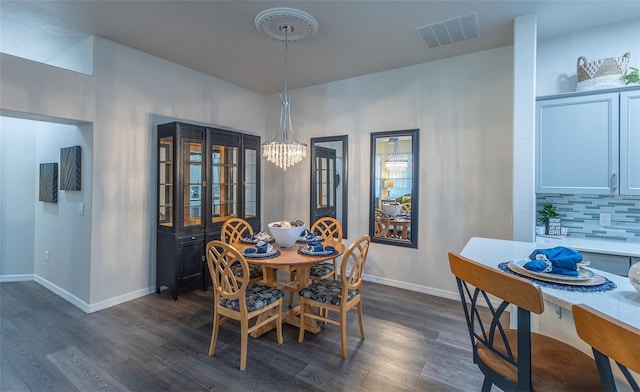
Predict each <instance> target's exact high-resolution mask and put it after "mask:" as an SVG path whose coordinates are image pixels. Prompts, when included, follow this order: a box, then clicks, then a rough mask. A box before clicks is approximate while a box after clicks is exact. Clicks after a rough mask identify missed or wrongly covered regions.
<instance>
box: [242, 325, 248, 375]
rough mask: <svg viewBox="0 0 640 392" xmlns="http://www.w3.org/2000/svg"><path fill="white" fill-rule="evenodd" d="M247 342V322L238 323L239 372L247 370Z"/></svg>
mask: <svg viewBox="0 0 640 392" xmlns="http://www.w3.org/2000/svg"><path fill="white" fill-rule="evenodd" d="M248 340H249V320H246V319H245V320H242V321H240V370H245V369H246V368H247V343H248Z"/></svg>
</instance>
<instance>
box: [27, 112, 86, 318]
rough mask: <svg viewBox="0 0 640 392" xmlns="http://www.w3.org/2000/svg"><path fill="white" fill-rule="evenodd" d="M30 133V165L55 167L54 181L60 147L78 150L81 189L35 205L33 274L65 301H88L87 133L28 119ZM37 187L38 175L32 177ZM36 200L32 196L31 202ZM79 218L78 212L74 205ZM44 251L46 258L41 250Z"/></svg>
mask: <svg viewBox="0 0 640 392" xmlns="http://www.w3.org/2000/svg"><path fill="white" fill-rule="evenodd" d="M31 124H32V125H31V126H33V127H34V128H35V129H36V140H35V145H34V152H35V156H34V158H35V159H34V161H32V163H31V164H32V165H33V167H34V168H35V170H36V173H37V170H38V168H39V165H40V163H48V162H57V163H58V183H59V182H60V173H61V171H60V169H61V168H60V149H61V148H65V147H71V146H80V150H81V158H82V160H81V189H80V190H79V191H69V190H60V187H59V186H58V202H57V203H44V202H40V201H37V202H36V203H35V207H34V208H35V238H34V245H33V248H32V249H33V254H34V256H33V257H34V273H35V274H36V275H37V276H38V278H39V279H41V280H43V281H44V282H46V283H45V284H46V285H48V286H55V289H59V290H60V291H61V294H62V295H63V296H64V297H66V298H68V299H69V300H70V301H71V302H74V303H75V302H78V303H79V304H80V305H81V306H86V304H88V303H89V299H90V291H89V271H90V268H91V210H92V209H91V205H92V203H91V182H92V181H91V172H92V151H91V146H92V129H91V126H90V125H81V126H75V125H66V124H53V123H45V122H40V121H31ZM32 181H34V182H35V183H36V186H37V184H38V176H35V178H32ZM36 200H37V198H36ZM80 204H82V205H83V206H84V211H85V212H84V214H83V215H80V214H79V212H78V211H79V205H80ZM47 251H48V252H49V260H46V257H45V252H47Z"/></svg>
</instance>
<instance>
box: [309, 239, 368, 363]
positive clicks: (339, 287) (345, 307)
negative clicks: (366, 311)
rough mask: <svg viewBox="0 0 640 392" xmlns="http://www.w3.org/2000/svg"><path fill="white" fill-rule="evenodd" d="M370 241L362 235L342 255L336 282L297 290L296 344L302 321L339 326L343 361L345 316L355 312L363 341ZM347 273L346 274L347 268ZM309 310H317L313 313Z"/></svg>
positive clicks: (320, 283)
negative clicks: (310, 320)
mask: <svg viewBox="0 0 640 392" xmlns="http://www.w3.org/2000/svg"><path fill="white" fill-rule="evenodd" d="M370 242H371V238H370V237H369V236H368V235H364V236H362V237H360V238H358V239H357V240H355V242H354V243H353V244H351V246H349V248H348V249H347V251H346V252H345V253H344V255H343V256H342V261H341V262H340V275H339V278H338V279H333V278H328V279H321V280H317V281H315V282H313V283H311V284H310V285H308V286H307V287H305V288H304V289H302V290H300V293H299V294H300V333H299V335H298V342H302V341H303V340H304V331H305V327H304V326H305V318H307V317H309V318H312V319H315V320H319V321H323V322H325V323H330V324H335V325H338V326H340V345H341V347H342V358H347V357H348V355H347V312H348V311H349V310H352V309H353V310H357V312H358V323H359V326H360V338H361V339H364V324H363V321H362V277H363V274H364V268H365V265H366V263H367V254H368V253H369V243H370ZM348 267H349V268H350V270H347V268H348ZM311 307H317V308H318V310H319V311H318V313H317V314H316V313H314V312H313V311H312V310H311ZM330 311H333V312H336V313H337V315H338V318H335V319H334V318H331V317H330V316H331V314H330V313H329V312H330Z"/></svg>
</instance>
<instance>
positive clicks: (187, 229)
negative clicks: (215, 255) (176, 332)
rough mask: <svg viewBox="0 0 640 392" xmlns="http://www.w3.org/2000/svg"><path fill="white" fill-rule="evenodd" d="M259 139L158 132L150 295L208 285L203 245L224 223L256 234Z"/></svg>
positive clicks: (202, 129) (193, 129) (186, 129)
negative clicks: (244, 224) (240, 224)
mask: <svg viewBox="0 0 640 392" xmlns="http://www.w3.org/2000/svg"><path fill="white" fill-rule="evenodd" d="M259 148H260V137H259V136H253V135H247V134H243V133H240V132H234V131H228V130H223V129H218V128H214V127H206V126H201V125H193V124H186V123H182V122H172V123H168V124H162V125H159V126H158V188H157V201H158V230H157V249H156V292H157V293H160V291H161V289H162V288H163V287H168V288H169V289H170V290H171V295H172V298H173V299H174V300H175V299H177V297H178V291H179V289H180V288H181V287H186V286H192V285H194V284H201V285H202V289H203V290H205V289H206V287H207V285H208V280H209V277H208V271H207V267H206V261H205V246H206V244H207V242H209V241H211V240H214V239H218V240H219V239H220V230H221V228H222V224H223V223H224V221H225V220H227V219H229V218H233V217H240V218H243V219H245V220H247V221H248V222H249V223H250V224H251V226H252V227H253V229H254V231H259V230H260V156H259Z"/></svg>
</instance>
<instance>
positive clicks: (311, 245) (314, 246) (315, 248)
mask: <svg viewBox="0 0 640 392" xmlns="http://www.w3.org/2000/svg"><path fill="white" fill-rule="evenodd" d="M307 248H308V249H309V250H310V251H312V252H322V251H323V250H324V249H323V248H324V247H323V246H322V244H321V243H320V241H318V240H311V241H309V242H308V243H307Z"/></svg>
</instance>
